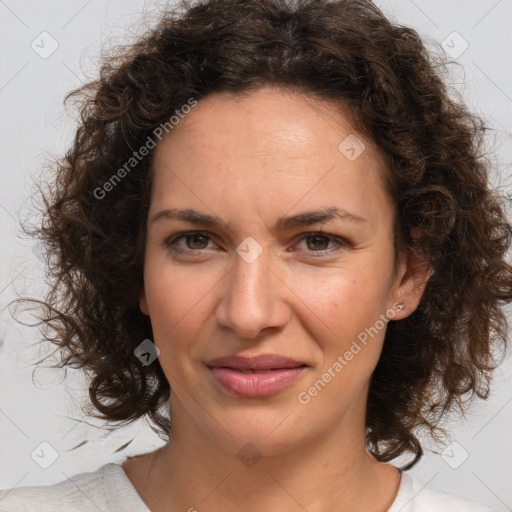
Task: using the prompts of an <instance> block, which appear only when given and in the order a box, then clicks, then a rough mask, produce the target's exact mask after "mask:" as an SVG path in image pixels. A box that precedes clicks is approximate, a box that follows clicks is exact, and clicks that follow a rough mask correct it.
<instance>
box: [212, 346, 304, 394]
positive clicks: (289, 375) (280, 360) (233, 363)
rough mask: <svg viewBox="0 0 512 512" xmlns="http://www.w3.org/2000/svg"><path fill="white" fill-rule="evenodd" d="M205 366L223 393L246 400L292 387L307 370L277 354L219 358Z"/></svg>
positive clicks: (296, 362)
mask: <svg viewBox="0 0 512 512" xmlns="http://www.w3.org/2000/svg"><path fill="white" fill-rule="evenodd" d="M206 365H207V366H208V368H209V370H210V372H211V374H212V376H213V378H214V380H215V381H216V382H217V383H218V384H220V386H221V387H222V389H223V390H224V391H227V392H228V393H229V394H230V395H235V396H242V397H247V398H257V397H265V396H269V395H273V394H275V393H277V392H279V391H281V390H283V389H284V388H286V387H288V386H290V385H291V384H292V383H293V382H295V380H296V379H297V378H298V377H299V376H300V375H301V374H302V373H303V372H304V370H305V369H306V368H307V365H306V364H305V363H302V362H301V361H296V360H294V359H290V358H287V357H283V356H278V355H275V354H262V355H259V356H255V357H247V356H240V355H233V356H226V357H219V358H216V359H212V360H210V361H208V362H207V363H206Z"/></svg>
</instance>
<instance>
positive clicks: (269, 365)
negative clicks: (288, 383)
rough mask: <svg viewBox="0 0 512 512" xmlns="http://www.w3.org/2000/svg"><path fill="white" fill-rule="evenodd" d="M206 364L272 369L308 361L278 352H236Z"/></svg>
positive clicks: (237, 367) (248, 368) (245, 368)
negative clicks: (247, 353)
mask: <svg viewBox="0 0 512 512" xmlns="http://www.w3.org/2000/svg"><path fill="white" fill-rule="evenodd" d="M206 365H207V366H210V367H217V368H233V369H235V370H272V369H278V368H297V367H298V366H307V365H306V363H303V362H301V361H296V360H295V359H290V358H289V357H283V356H280V355H277V354H260V355H257V356H253V357H249V356H242V355H238V354H235V355H231V356H224V357H216V358H215V359H211V360H210V361H207V362H206Z"/></svg>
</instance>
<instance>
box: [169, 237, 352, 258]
mask: <svg viewBox="0 0 512 512" xmlns="http://www.w3.org/2000/svg"><path fill="white" fill-rule="evenodd" d="M190 235H204V236H205V237H206V238H208V240H209V241H212V242H214V243H216V242H215V235H213V234H212V233H209V232H208V231H201V230H191V231H181V232H179V233H175V234H174V235H172V236H170V237H169V238H167V239H166V241H165V245H166V247H167V248H168V249H169V250H171V251H172V250H174V251H176V252H181V253H188V254H202V253H203V252H204V251H208V249H197V250H196V249H184V248H183V247H179V246H176V245H173V244H174V242H176V241H177V240H179V239H180V238H184V237H187V236H190ZM314 235H321V236H324V237H325V238H328V239H329V241H330V242H335V243H336V244H337V247H332V248H330V249H324V250H317V251H308V250H305V251H304V252H306V253H307V254H308V255H309V256H313V257H315V256H328V255H331V254H332V253H333V252H337V251H338V250H341V249H343V248H346V247H348V246H349V245H350V243H349V242H348V241H347V240H345V239H343V238H341V237H339V236H336V235H333V234H331V233H327V232H325V231H322V230H317V231H307V232H303V233H300V234H299V235H298V237H299V238H298V240H297V242H295V245H297V244H298V243H300V242H302V241H303V240H305V239H306V238H308V237H309V236H314ZM296 238H297V237H296Z"/></svg>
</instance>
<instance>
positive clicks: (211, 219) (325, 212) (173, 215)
mask: <svg viewBox="0 0 512 512" xmlns="http://www.w3.org/2000/svg"><path fill="white" fill-rule="evenodd" d="M161 219H177V220H183V221H186V222H190V223H193V224H201V225H204V226H208V227H212V228H215V227H224V228H227V224H226V222H224V221H223V220H222V219H221V218H220V217H217V216H216V215H209V214H206V213H202V212H200V211H198V210H194V209H193V208H186V209H182V210H181V209H177V208H168V209H165V210H160V211H158V212H157V213H155V214H154V215H153V216H152V217H151V219H150V223H151V224H153V223H154V222H156V221H158V220H161ZM335 219H341V220H345V221H349V222H355V223H362V222H367V220H368V219H365V218H364V217H361V216H360V215H356V214H355V213H352V212H349V211H347V210H344V209H343V208H338V207H336V206H330V207H328V208H324V209H320V210H312V211H305V212H301V213H298V214H296V215H291V216H285V217H281V218H280V219H278V220H277V222H276V223H275V225H274V227H273V228H272V231H282V230H284V229H286V228H292V227H296V226H309V225H311V224H317V223H319V222H327V221H331V220H335Z"/></svg>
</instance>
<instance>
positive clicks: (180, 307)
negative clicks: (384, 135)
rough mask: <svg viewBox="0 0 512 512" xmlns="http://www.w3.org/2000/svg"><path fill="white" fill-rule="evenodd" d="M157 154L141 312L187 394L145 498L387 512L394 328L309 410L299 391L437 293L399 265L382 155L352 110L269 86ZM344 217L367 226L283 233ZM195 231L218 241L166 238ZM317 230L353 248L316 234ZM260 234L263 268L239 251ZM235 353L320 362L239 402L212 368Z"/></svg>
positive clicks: (151, 468) (192, 124) (181, 504)
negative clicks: (427, 294)
mask: <svg viewBox="0 0 512 512" xmlns="http://www.w3.org/2000/svg"><path fill="white" fill-rule="evenodd" d="M354 133H355V134H356V135H357V136H358V137H359V139H360V140H361V141H363V142H364V144H365V147H366V149H365V151H364V152H363V153H362V154H361V155H360V156H359V157H358V158H357V159H356V160H354V161H350V160H349V159H347V158H346V156H345V155H344V154H342V153H341V152H340V150H339V149H338V146H339V144H340V142H342V141H343V140H344V139H345V138H346V137H347V136H348V135H350V134H354ZM154 157H155V160H154V170H155V181H154V186H153V189H152V197H151V205H150V211H149V215H148V225H147V239H146V253H145V268H144V289H143V290H141V293H140V300H139V304H140V308H141V311H142V312H143V313H144V314H146V315H149V316H150V318H151V323H152V326H153V333H154V342H155V344H156V346H157V347H158V348H159V349H160V351H161V352H160V356H159V359H160V364H161V365H162V368H163V370H164V372H165V374H166V377H167V379H168V380H169V383H170V385H171V389H172V390H173V394H172V402H171V423H172V426H171V437H170V441H169V442H168V443H167V444H166V445H165V446H163V447H162V448H161V449H159V450H157V451H156V452H153V453H150V454H146V455H142V456H139V457H135V458H132V459H129V460H127V461H126V462H125V463H124V465H123V467H124V470H125V472H126V474H127V476H128V478H129V479H130V480H131V481H132V483H133V485H134V487H135V489H136V490H137V492H138V493H139V494H140V496H141V497H142V499H143V500H144V501H145V502H146V504H147V505H148V507H149V508H150V509H151V510H152V511H154V512H155V511H177V510H190V509H192V510H193V509H194V508H195V509H197V510H198V511H200V512H206V511H215V512H217V511H235V510H236V511H239V510H244V511H249V512H252V511H261V510H279V511H284V512H287V511H290V512H292V511H297V512H298V511H301V512H303V511H304V509H306V510H308V511H309V512H315V511H318V512H320V511H330V510H350V511H351V512H358V511H363V510H364V511H367V510H373V511H385V510H387V509H388V507H389V506H390V505H391V503H392V502H393V501H394V498H395V496H396V493H397V491H398V487H399V483H400V474H399V473H398V471H397V470H396V468H395V467H394V466H392V465H391V464H385V463H379V462H377V461H376V460H375V459H374V458H373V457H372V456H371V455H370V454H369V453H368V452H367V451H366V445H365V437H364V433H365V421H364V420H365V408H366V401H367V395H368V385H369V379H370V377H371V374H372V372H373V370H374V368H375V366H376V364H377V362H378V359H379V356H380V353H381V350H382V343H383V340H384V334H385V327H384V328H383V329H380V330H379V331H378V334H377V335H374V336H373V337H370V338H369V341H368V343H367V345H366V346H364V347H363V348H362V350H361V351H360V352H359V353H358V354H357V355H355V356H354V357H353V359H352V360H351V361H349V362H348V364H346V366H344V367H343V370H342V371H340V372H338V373H336V376H335V377H333V378H332V379H331V380H330V382H329V383H328V384H327V385H326V386H325V387H324V388H323V389H322V390H321V391H320V392H319V393H318V394H317V395H316V396H314V397H313V398H311V400H310V402H309V403H307V404H305V405H304V404H302V403H300V402H299V401H298V398H297V397H298V394H299V393H300V392H304V391H307V390H308V388H310V387H311V386H312V384H313V383H314V382H315V381H317V380H318V379H320V378H322V375H323V374H324V373H325V372H326V371H327V370H328V368H329V367H331V368H332V365H333V363H334V362H335V361H336V360H337V357H338V356H339V355H343V354H344V353H345V352H346V351H347V350H348V349H349V348H350V346H351V343H352V342H353V341H354V340H356V339H357V336H358V334H360V333H361V332H363V331H364V330H365V329H366V328H369V327H371V326H374V325H375V323H376V321H377V320H378V319H379V318H382V317H381V316H380V315H383V314H386V312H389V311H390V310H392V312H393V313H394V315H393V320H392V321H397V320H400V319H402V318H404V317H406V316H407V315H409V314H410V313H411V312H412V311H413V310H414V309H415V308H416V307H417V305H418V303H419V301H420V298H421V295H422V293H423V290H424V284H425V282H426V275H427V271H428V269H427V266H426V264H425V262H424V261H423V260H422V259H421V258H420V257H419V256H418V255H416V254H413V253H411V252H409V251H405V250H403V251H401V252H400V257H399V267H398V271H397V272H396V273H395V272H394V266H393V262H394V250H393V243H392V240H393V223H394V217H395V207H394V204H393V203H392V201H391V200H390V198H389V197H388V195H387V194H386V192H385V189H384V187H383V183H382V179H381V178H382V172H383V165H384V163H383V162H384V159H383V156H382V155H381V153H380V152H379V149H378V148H377V147H376V146H375V145H374V144H373V142H372V141H371V140H368V138H365V137H364V136H362V135H360V134H357V132H356V131H355V129H354V128H353V127H352V126H351V124H350V122H349V120H348V117H347V116H346V115H345V113H344V111H343V109H342V108H341V107H339V106H336V105H334V104H332V103H329V102H327V101H325V100H320V99H313V98H312V97H307V96H305V95H304V94H301V93H299V92H292V91H286V90H283V89H278V88H273V87H263V88H260V89H258V90H257V91H254V92H251V93H250V94H248V95H246V96H241V95H234V94H230V93H215V94H212V95H210V96H208V97H206V98H204V99H202V100H201V101H200V102H199V103H198V105H197V106H196V107H195V108H194V109H193V110H192V111H191V112H190V113H189V114H188V115H187V116H186V117H185V118H184V119H183V120H182V121H180V123H179V125H177V126H176V127H175V128H174V129H173V131H172V132H170V133H169V134H168V135H167V136H166V137H165V138H163V139H162V141H161V142H160V143H159V144H158V146H157V148H156V149H155V155H154ZM331 206H336V207H338V208H343V209H345V210H348V211H350V212H353V213H355V214H357V215H358V216H361V217H364V218H365V219H366V221H364V222H350V221H348V220H346V219H345V220H343V219H335V220H331V221H326V222H320V223H316V224H313V225H310V226H296V227H291V228H286V229H284V230H280V231H273V230H272V229H271V228H272V226H273V225H274V224H275V222H276V221H277V219H278V218H280V217H281V216H285V215H293V214H297V213H299V212H303V211H309V210H317V209H321V208H326V207H331ZM166 208H194V209H196V210H199V211H201V212H203V213H206V214H210V215H216V216H218V217H220V218H221V219H222V220H223V221H224V223H225V226H220V227H214V228H212V227H209V226H206V225H201V224H195V223H190V222H185V221H183V220H177V219H171V218H160V220H158V221H155V222H151V218H152V216H154V214H155V213H156V212H158V211H160V210H162V209H166ZM192 230H197V231H201V232H203V233H204V234H205V235H206V237H207V238H199V239H193V238H192V239H188V243H187V238H186V237H182V238H181V239H178V240H177V241H175V242H174V245H171V246H170V247H176V246H179V247H181V248H183V249H185V250H186V249H188V251H189V252H188V253H179V252H177V251H176V250H174V251H173V250H171V249H169V247H168V246H167V245H166V242H167V241H168V240H171V241H172V237H173V236H175V235H177V234H179V233H182V232H187V231H192ZM319 230H323V231H324V232H325V233H327V234H329V235H332V236H333V237H336V238H337V239H340V241H341V242H337V241H336V239H331V241H329V240H330V239H329V238H328V237H327V238H325V237H324V238H322V237H321V238H320V239H319V240H318V239H316V240H315V238H314V237H313V239H311V238H309V239H308V236H307V234H308V233H311V232H317V231H319ZM248 236H251V237H252V238H254V239H255V240H256V241H257V243H258V244H259V246H260V247H261V249H262V253H261V254H260V255H259V257H258V258H257V259H256V260H255V261H253V262H252V263H247V262H246V261H245V260H244V259H243V258H242V257H240V256H239V254H238V253H237V252H236V248H237V247H238V246H239V245H240V244H241V243H242V241H243V240H244V239H245V238H246V237H248ZM308 240H309V242H308ZM343 241H344V242H343ZM342 242H343V243H342ZM194 251H195V252H194ZM315 251H317V252H321V253H322V252H323V256H314V255H312V254H313V253H314V252H315ZM192 253H193V254H192ZM397 302H400V303H403V304H404V306H405V308H404V309H403V310H398V309H396V308H395V309H393V305H394V304H395V306H396V303H397ZM234 353H243V354H245V355H249V356H251V355H257V354H262V353H272V354H280V355H283V356H287V357H291V358H293V359H296V360H299V361H301V362H304V363H306V364H307V365H308V368H307V369H306V371H305V372H303V373H302V375H301V376H300V377H299V378H298V380H296V381H295V382H294V383H293V384H292V385H291V386H289V387H288V388H286V389H284V390H281V391H279V392H278V393H276V394H274V395H271V396H268V397H263V398H246V397H238V396H233V395H232V394H230V393H228V392H227V391H225V390H224V389H223V388H221V387H220V386H219V385H218V384H217V382H216V381H215V380H214V379H213V378H212V376H211V373H210V371H209V370H208V368H207V367H206V366H205V364H204V363H205V361H207V360H209V359H212V358H214V357H219V356H224V355H230V354H234ZM246 443H252V444H253V445H254V446H256V447H257V450H258V452H259V453H260V455H261V456H262V457H261V458H260V459H259V460H258V462H257V463H256V464H254V465H253V466H252V467H248V466H246V465H244V464H243V463H242V462H241V461H240V460H239V458H238V457H237V454H238V453H239V452H240V450H242V451H243V450H247V448H243V447H244V446H245V445H246Z"/></svg>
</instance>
